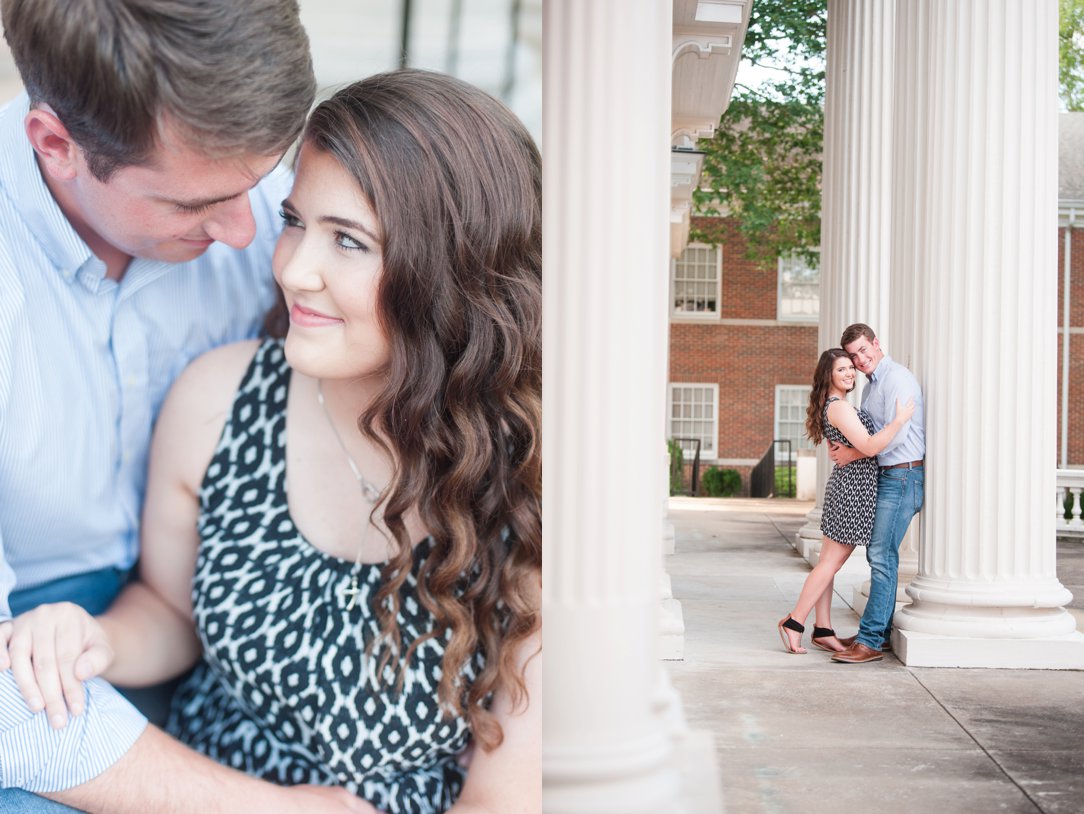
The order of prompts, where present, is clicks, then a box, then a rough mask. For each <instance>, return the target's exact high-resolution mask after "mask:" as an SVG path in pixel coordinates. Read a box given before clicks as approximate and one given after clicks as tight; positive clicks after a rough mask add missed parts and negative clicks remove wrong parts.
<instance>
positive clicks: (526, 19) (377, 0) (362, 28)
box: [0, 0, 542, 147]
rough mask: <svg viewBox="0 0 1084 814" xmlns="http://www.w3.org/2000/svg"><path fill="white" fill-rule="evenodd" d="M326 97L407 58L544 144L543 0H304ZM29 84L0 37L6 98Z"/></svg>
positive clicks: (1, 99) (0, 96) (1, 88)
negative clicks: (476, 96) (501, 108)
mask: <svg viewBox="0 0 1084 814" xmlns="http://www.w3.org/2000/svg"><path fill="white" fill-rule="evenodd" d="M300 2H301V19H302V21H303V22H304V24H305V28H306V29H307V30H308V32H309V39H310V41H311V43H312V53H313V64H314V66H315V68H316V81H317V84H318V85H319V87H320V97H321V98H322V97H323V96H326V95H328V94H330V93H331V92H332V91H334V90H335V89H336V88H337V87H338V86H340V85H343V84H346V83H348V82H352V81H353V80H355V79H361V78H362V77H365V76H369V75H370V74H374V73H379V72H380V71H385V70H389V69H391V68H396V67H399V66H400V65H406V66H410V67H413V68H427V69H429V70H434V71H443V72H444V73H449V74H452V75H454V76H458V77H459V78H461V79H464V80H466V81H467V82H470V83H472V84H475V85H477V86H479V87H481V88H483V89H484V90H486V91H488V92H489V93H492V94H493V95H494V96H496V97H498V98H499V99H501V100H503V101H504V102H505V103H506V104H507V105H508V106H509V107H511V108H512V110H514V111H515V112H516V114H517V115H518V116H519V117H520V118H521V119H522V120H523V122H524V123H525V124H526V125H527V127H528V129H529V130H530V131H531V133H532V134H533V135H534V138H535V141H537V142H538V143H539V146H540V147H541V136H542V0H300ZM21 90H22V85H21V84H20V82H19V76H18V73H17V72H16V70H15V66H14V64H13V63H12V61H11V54H10V53H9V51H8V48H7V43H6V42H0V104H3V103H5V102H7V101H8V100H9V99H11V98H13V97H14V96H16V95H17V94H18V93H19V92H20V91H21Z"/></svg>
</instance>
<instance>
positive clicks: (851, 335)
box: [839, 322, 877, 348]
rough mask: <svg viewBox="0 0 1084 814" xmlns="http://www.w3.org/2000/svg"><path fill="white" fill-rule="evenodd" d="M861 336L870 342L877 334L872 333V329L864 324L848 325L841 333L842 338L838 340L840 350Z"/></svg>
mask: <svg viewBox="0 0 1084 814" xmlns="http://www.w3.org/2000/svg"><path fill="white" fill-rule="evenodd" d="M862 336H864V337H865V338H866V339H868V340H869V341H870V342H872V341H873V340H874V339H876V338H877V334H875V333H874V332H873V328H871V327H869V325H866V324H865V323H862V322H856V323H854V324H853V325H848V326H847V327H846V329H845V330H844V331H843V336H841V337H840V338H839V345H840V347H842V348H846V347H847V346H848V345H849V344H851V343H852V342H854V341H855V340H856V339H858V338H859V337H862Z"/></svg>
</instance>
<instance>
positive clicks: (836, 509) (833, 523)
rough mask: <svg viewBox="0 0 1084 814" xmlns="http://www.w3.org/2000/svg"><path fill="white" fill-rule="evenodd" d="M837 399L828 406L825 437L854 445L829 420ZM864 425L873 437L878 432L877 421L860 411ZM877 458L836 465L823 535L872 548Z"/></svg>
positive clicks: (828, 491) (828, 492)
mask: <svg viewBox="0 0 1084 814" xmlns="http://www.w3.org/2000/svg"><path fill="white" fill-rule="evenodd" d="M833 401H839V399H837V398H830V399H828V401H826V402H825V403H824V411H823V412H822V414H821V415H822V418H823V419H824V438H825V440H826V441H831V442H833V443H836V444H843V445H845V446H848V447H850V446H853V444H851V442H850V441H848V440H847V438H846V436H844V435H843V433H841V432H840V431H839V430H838V429H836V428H835V427H834V426H833V425H832V423H831V422H830V421H829V420H828V405H829V404H831V403H832V402H833ZM858 418H859V420H860V421H861V422H862V426H864V427H865V428H866V431H867V432H869V434H870V435H873V433H874V432H875V431H876V430H875V429H874V424H873V419H872V418H870V416H869V413H867V412H866V411H865V410H859V411H858ZM879 472H880V470H879V469H878V468H877V459H876V458H859V459H858V460H856V461H852V462H851V463H849V464H847V465H846V466H842V467H841V466H833V467H832V473H831V474H830V475H829V476H828V483H827V484H826V485H825V487H824V505H823V507H822V510H821V534H823V535H824V536H825V537H827V538H828V539H830V540H835V541H836V542H837V543H845V544H846V545H869V541H870V537H871V536H872V535H873V516H874V515H875V514H876V513H877V476H878V473H879Z"/></svg>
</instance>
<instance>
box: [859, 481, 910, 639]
mask: <svg viewBox="0 0 1084 814" xmlns="http://www.w3.org/2000/svg"><path fill="white" fill-rule="evenodd" d="M925 484H926V475H925V471H924V470H923V469H922V467H919V468H917V469H882V470H881V474H880V477H878V479H877V514H876V516H875V517H874V520H873V536H872V537H871V538H870V541H869V546H868V547H867V548H866V560H867V561H868V562H869V567H870V582H869V601H867V602H866V610H865V613H863V614H862V621H861V622H860V623H859V625H858V638H857V639H856V640H855V641H857V642H860V643H861V644H864V645H865V646H866V647H870V648H872V649H874V650H880V649H881V645H882V644H884V642H886V641H887V640H888V636H889V634H890V633H891V632H892V613H893V611H895V609H896V583H897V580H898V578H899V570H900V543H901V542H903V538H904V535H906V534H907V527H908V526H910V525H911V518H912V517H914V516H915V515H916V514H918V510H919V509H921V508H922V501H923V498H924V495H925Z"/></svg>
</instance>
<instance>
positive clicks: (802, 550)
mask: <svg viewBox="0 0 1084 814" xmlns="http://www.w3.org/2000/svg"><path fill="white" fill-rule="evenodd" d="M820 542H821V508H820V506H814V507H813V508H812V509H810V511H809V514H807V515H806V516H805V525H804V526H802V527H801V528H800V529H798V533H797V534H795V535H794V543H793V545H794V547H795V548H796V549H797V550H798V553H799V554H801V555H802V556H803V557H805V559H807V560H808V559H809V549H810V547H811V546H813V545H818V546H819V545H820Z"/></svg>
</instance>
